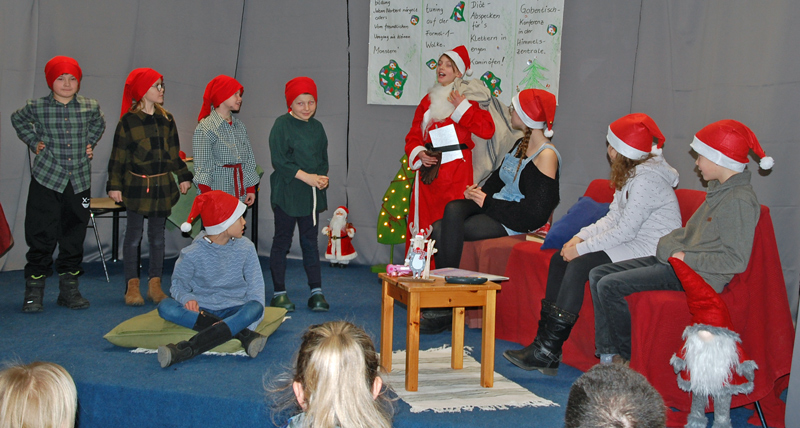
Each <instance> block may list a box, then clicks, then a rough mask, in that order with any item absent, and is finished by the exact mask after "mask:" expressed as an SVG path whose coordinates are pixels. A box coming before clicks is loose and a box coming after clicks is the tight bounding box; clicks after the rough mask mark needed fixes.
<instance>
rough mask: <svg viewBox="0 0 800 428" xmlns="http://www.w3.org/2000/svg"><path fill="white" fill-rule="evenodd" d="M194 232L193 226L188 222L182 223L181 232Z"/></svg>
mask: <svg viewBox="0 0 800 428" xmlns="http://www.w3.org/2000/svg"><path fill="white" fill-rule="evenodd" d="M191 231H192V224H191V223H189V222H188V221H184V222H183V223H181V232H185V233H189V232H191Z"/></svg>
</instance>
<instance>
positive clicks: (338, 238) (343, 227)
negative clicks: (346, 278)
mask: <svg viewBox="0 0 800 428" xmlns="http://www.w3.org/2000/svg"><path fill="white" fill-rule="evenodd" d="M349 213H350V212H349V211H348V210H347V208H345V207H339V208H336V210H335V211H334V212H333V218H332V219H331V222H330V224H329V225H328V226H325V227H323V228H322V234H323V235H325V236H327V237H328V249H327V250H326V251H325V258H326V259H328V260H330V261H331V266H334V267H335V266H338V267H341V268H345V267H347V264H348V263H350V260H353V259H354V258H356V256H358V253H356V250H355V248H353V242H352V240H353V236H354V235H355V234H356V228H355V227H353V224H352V223H348V222H347V215H348V214H349Z"/></svg>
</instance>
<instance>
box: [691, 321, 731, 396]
mask: <svg viewBox="0 0 800 428" xmlns="http://www.w3.org/2000/svg"><path fill="white" fill-rule="evenodd" d="M720 330H721V329H720ZM727 333H728V334H725V333H723V332H717V334H714V333H711V335H712V336H713V338H712V339H711V340H709V341H705V340H703V339H702V338H701V337H700V336H699V335H698V334H697V333H693V334H689V336H688V337H687V338H686V344H685V345H684V349H685V350H686V358H685V360H686V366H687V368H688V370H689V373H690V376H691V389H692V392H694V393H696V394H700V395H714V394H716V393H718V392H720V391H724V388H726V387H727V386H728V385H729V384H730V381H731V378H732V377H733V374H732V371H733V370H735V368H736V366H737V365H738V364H739V353H738V351H737V349H736V339H735V338H734V337H733V336H732V335H731V334H730V331H728V332H727Z"/></svg>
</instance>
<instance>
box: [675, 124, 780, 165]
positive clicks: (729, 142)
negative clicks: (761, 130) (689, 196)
mask: <svg viewBox="0 0 800 428" xmlns="http://www.w3.org/2000/svg"><path fill="white" fill-rule="evenodd" d="M690 145H691V147H692V149H694V151H695V152H697V154H699V155H702V156H703V157H705V158H706V159H708V160H710V161H711V162H714V163H715V164H717V165H719V166H722V167H725V168H728V169H730V170H733V171H736V172H742V171H744V168H745V167H746V166H747V163H748V162H750V159H748V158H747V155H748V154H749V153H750V149H752V150H753V152H754V153H755V154H756V155H758V157H759V158H760V159H761V161H760V162H759V163H758V166H759V167H761V169H770V168H772V167H773V166H774V165H775V160H774V159H772V158H771V157H769V156H767V154H766V153H764V149H762V148H761V144H759V143H758V139H757V138H756V135H755V134H754V133H753V131H751V130H750V128H748V127H747V126H746V125H745V124H743V123H741V122H737V121H735V120H731V119H725V120H720V121H718V122H714V123H712V124H710V125H707V126H706V127H705V128H703V129H701V130H700V131H698V132H697V134H695V135H694V141H692V144H690Z"/></svg>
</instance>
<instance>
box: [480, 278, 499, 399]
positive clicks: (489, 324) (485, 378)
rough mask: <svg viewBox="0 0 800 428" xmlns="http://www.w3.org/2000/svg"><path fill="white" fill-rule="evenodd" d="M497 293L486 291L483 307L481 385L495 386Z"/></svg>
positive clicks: (486, 386)
mask: <svg viewBox="0 0 800 428" xmlns="http://www.w3.org/2000/svg"><path fill="white" fill-rule="evenodd" d="M496 294H497V293H496V292H495V291H494V290H488V291H487V292H486V305H485V306H484V307H483V331H482V332H481V386H483V387H485V388H491V387H492V386H494V316H495V310H496V306H495V302H496V298H497V295H496Z"/></svg>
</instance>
